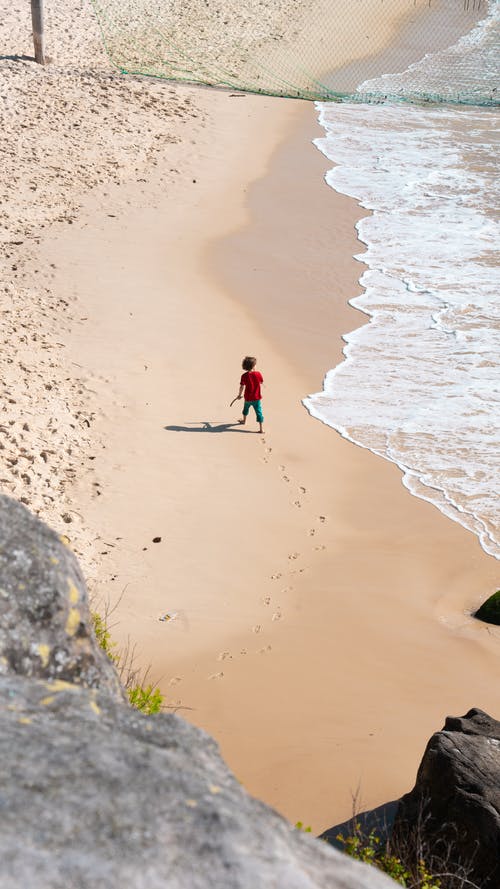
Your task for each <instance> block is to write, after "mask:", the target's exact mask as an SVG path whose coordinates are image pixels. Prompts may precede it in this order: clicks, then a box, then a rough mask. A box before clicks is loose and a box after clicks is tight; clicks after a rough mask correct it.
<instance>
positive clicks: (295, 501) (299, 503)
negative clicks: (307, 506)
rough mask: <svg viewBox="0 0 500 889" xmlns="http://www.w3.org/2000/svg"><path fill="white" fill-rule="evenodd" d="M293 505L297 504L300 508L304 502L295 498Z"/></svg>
mask: <svg viewBox="0 0 500 889" xmlns="http://www.w3.org/2000/svg"><path fill="white" fill-rule="evenodd" d="M293 505H294V506H296V507H297V508H298V509H300V508H301V506H302V503H301V502H300V500H294V501H293Z"/></svg>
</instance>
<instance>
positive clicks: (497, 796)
mask: <svg viewBox="0 0 500 889" xmlns="http://www.w3.org/2000/svg"><path fill="white" fill-rule="evenodd" d="M393 840H394V842H395V844H396V845H397V844H398V843H401V844H402V845H403V846H404V845H409V846H410V847H411V849H412V850H413V851H417V854H418V849H419V847H420V848H423V850H424V856H425V857H426V860H427V861H428V863H430V864H431V867H432V868H433V869H434V870H439V869H441V867H442V862H446V870H450V869H453V868H450V864H455V865H459V866H462V867H463V870H464V872H465V874H467V876H468V879H469V880H470V881H472V883H474V884H476V885H477V886H479V887H481V889H498V887H499V886H500V722H498V721H497V720H495V719H492V718H491V717H490V716H488V714H487V713H484V712H483V711H482V710H477V709H473V710H469V712H468V713H466V715H465V716H462V717H450V716H449V717H448V718H447V719H446V722H445V725H444V728H443V729H442V730H441V731H440V732H436V734H434V735H433V736H432V738H431V739H430V741H429V743H428V744H427V748H426V750H425V753H424V756H423V759H422V762H421V764H420V767H419V770H418V773H417V780H416V783H415V787H414V788H413V790H412V791H411V792H410V793H408V794H406V796H404V797H403V798H402V799H401V801H400V805H399V808H398V812H397V814H396V820H395V824H394V831H393ZM432 859H433V860H432ZM457 885H462V884H459V883H457ZM466 885H467V884H466Z"/></svg>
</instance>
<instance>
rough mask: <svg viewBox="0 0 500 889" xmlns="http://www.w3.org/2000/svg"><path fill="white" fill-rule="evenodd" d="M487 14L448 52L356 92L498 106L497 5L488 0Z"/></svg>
mask: <svg viewBox="0 0 500 889" xmlns="http://www.w3.org/2000/svg"><path fill="white" fill-rule="evenodd" d="M487 8H488V14H487V15H486V17H485V18H484V19H483V20H482V21H480V22H479V23H478V24H477V25H476V27H475V28H473V29H472V30H471V31H470V32H469V33H468V34H465V35H464V36H463V37H462V38H461V39H460V40H458V41H457V43H455V44H454V45H453V46H450V47H449V48H448V49H445V50H441V51H440V52H436V53H429V54H427V55H425V56H424V58H423V59H421V60H420V61H419V62H415V63H414V64H413V65H410V66H409V67H408V68H407V70H406V71H403V72H401V73H399V74H383V75H382V77H376V78H373V79H372V80H365V82H364V83H362V84H360V86H358V88H357V92H358V93H359V94H360V95H361V96H363V98H365V99H366V98H367V97H371V98H374V97H381V96H383V97H385V98H390V99H397V98H403V99H416V100H417V101H419V100H422V99H423V98H430V99H433V98H435V97H438V96H439V97H440V99H441V100H442V99H445V100H447V101H449V102H456V101H458V102H466V103H469V104H475V105H482V104H485V105H498V100H499V97H498V72H499V70H500V5H499V3H498V0H489V2H488V7H487Z"/></svg>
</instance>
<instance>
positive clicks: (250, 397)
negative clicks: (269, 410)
mask: <svg viewBox="0 0 500 889" xmlns="http://www.w3.org/2000/svg"><path fill="white" fill-rule="evenodd" d="M256 364H257V359H256V358H251V357H250V356H249V355H247V357H246V358H244V359H243V361H242V363H241V366H242V368H243V370H244V371H245V373H244V374H242V376H241V380H240V391H239V393H238V396H237V397H238V398H241V397H242V395H243V389H244V390H245V404H244V405H243V419H242V420H238V422H239V423H241V424H242V425H243V426H244V425H245V422H246V419H247V416H248V411H249V410H250V407H253V409H254V411H255V414H256V417H257V422H258V424H259V432H264V430H263V428H262V424H263V422H264V417H263V416H262V404H261V401H260V399H261V392H260V387H261V384H262V383H263V382H264V378H263V376H262V374H261V373H260V371H258V370H255V365H256Z"/></svg>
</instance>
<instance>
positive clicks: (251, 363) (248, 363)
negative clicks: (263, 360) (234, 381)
mask: <svg viewBox="0 0 500 889" xmlns="http://www.w3.org/2000/svg"><path fill="white" fill-rule="evenodd" d="M256 364H257V359H256V358H252V357H251V356H250V355H247V356H246V358H244V359H243V361H242V362H241V366H242V368H243V370H253V369H254V367H255V365H256Z"/></svg>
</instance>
